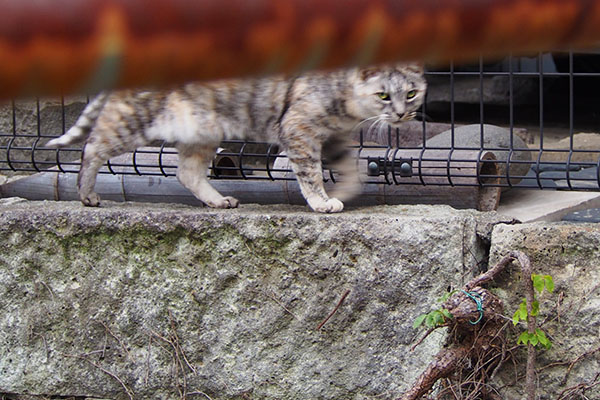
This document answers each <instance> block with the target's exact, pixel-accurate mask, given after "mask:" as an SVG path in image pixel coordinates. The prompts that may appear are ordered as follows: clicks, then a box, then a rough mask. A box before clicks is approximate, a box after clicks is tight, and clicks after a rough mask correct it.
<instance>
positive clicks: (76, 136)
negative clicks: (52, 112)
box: [46, 91, 110, 148]
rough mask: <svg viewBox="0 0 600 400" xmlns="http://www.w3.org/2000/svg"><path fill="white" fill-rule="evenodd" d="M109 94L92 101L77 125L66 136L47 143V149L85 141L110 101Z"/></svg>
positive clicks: (105, 93) (103, 93) (106, 92)
mask: <svg viewBox="0 0 600 400" xmlns="http://www.w3.org/2000/svg"><path fill="white" fill-rule="evenodd" d="M109 94H110V93H109V92H108V91H105V92H101V93H100V94H98V95H97V96H96V97H95V98H94V100H92V101H90V103H89V104H88V105H87V106H86V107H85V109H84V110H83V113H81V115H80V116H79V119H77V122H75V125H73V126H72V127H71V129H69V130H68V131H67V132H66V133H65V134H64V135H62V136H60V137H57V138H56V139H52V140H51V141H49V142H48V143H46V147H54V148H60V147H65V146H68V145H71V144H73V143H77V142H81V141H83V140H85V139H86V138H87V137H88V136H89V134H90V132H91V131H92V128H93V127H94V124H95V123H96V119H98V116H99V115H100V112H101V111H102V108H103V107H104V104H106V100H108V96H109Z"/></svg>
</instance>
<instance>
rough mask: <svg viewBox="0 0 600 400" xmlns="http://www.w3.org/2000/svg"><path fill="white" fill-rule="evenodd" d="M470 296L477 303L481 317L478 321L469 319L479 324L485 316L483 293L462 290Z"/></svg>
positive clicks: (472, 323) (472, 322) (474, 323)
mask: <svg viewBox="0 0 600 400" xmlns="http://www.w3.org/2000/svg"><path fill="white" fill-rule="evenodd" d="M461 291H462V292H463V293H464V294H465V295H466V296H467V297H468V298H470V299H471V300H473V301H474V302H475V304H477V311H479V318H477V320H476V321H469V323H470V324H471V325H477V324H478V323H479V322H480V321H481V319H482V318H483V304H481V295H480V294H479V293H477V292H467V291H466V290H461Z"/></svg>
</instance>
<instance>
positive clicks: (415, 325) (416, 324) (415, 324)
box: [413, 314, 427, 329]
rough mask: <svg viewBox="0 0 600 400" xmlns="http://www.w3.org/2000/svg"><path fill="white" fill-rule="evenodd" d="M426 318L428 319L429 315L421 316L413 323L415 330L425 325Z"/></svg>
mask: <svg viewBox="0 0 600 400" xmlns="http://www.w3.org/2000/svg"><path fill="white" fill-rule="evenodd" d="M425 318H427V314H421V315H419V316H418V317H417V318H416V319H415V322H413V329H416V328H418V327H420V326H421V325H423V321H425Z"/></svg>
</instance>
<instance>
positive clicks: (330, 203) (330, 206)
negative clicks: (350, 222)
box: [308, 198, 344, 213]
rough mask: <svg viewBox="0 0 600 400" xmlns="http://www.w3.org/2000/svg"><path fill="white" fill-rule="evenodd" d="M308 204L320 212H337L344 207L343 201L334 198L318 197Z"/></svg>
mask: <svg viewBox="0 0 600 400" xmlns="http://www.w3.org/2000/svg"><path fill="white" fill-rule="evenodd" d="M308 204H309V205H310V207H311V208H312V209H313V210H315V211H316V212H321V213H337V212H340V211H342V210H343V209H344V203H342V202H341V201H339V200H338V199H336V198H330V199H327V200H323V199H318V200H315V201H312V202H309V203H308Z"/></svg>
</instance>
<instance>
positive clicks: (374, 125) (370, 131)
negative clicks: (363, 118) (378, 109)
mask: <svg viewBox="0 0 600 400" xmlns="http://www.w3.org/2000/svg"><path fill="white" fill-rule="evenodd" d="M382 123H383V119H382V118H381V116H378V118H377V121H375V122H373V123H372V124H371V125H370V126H369V129H368V130H367V136H368V137H371V135H372V134H374V133H375V132H376V131H377V127H378V126H379V125H380V124H382Z"/></svg>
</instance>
